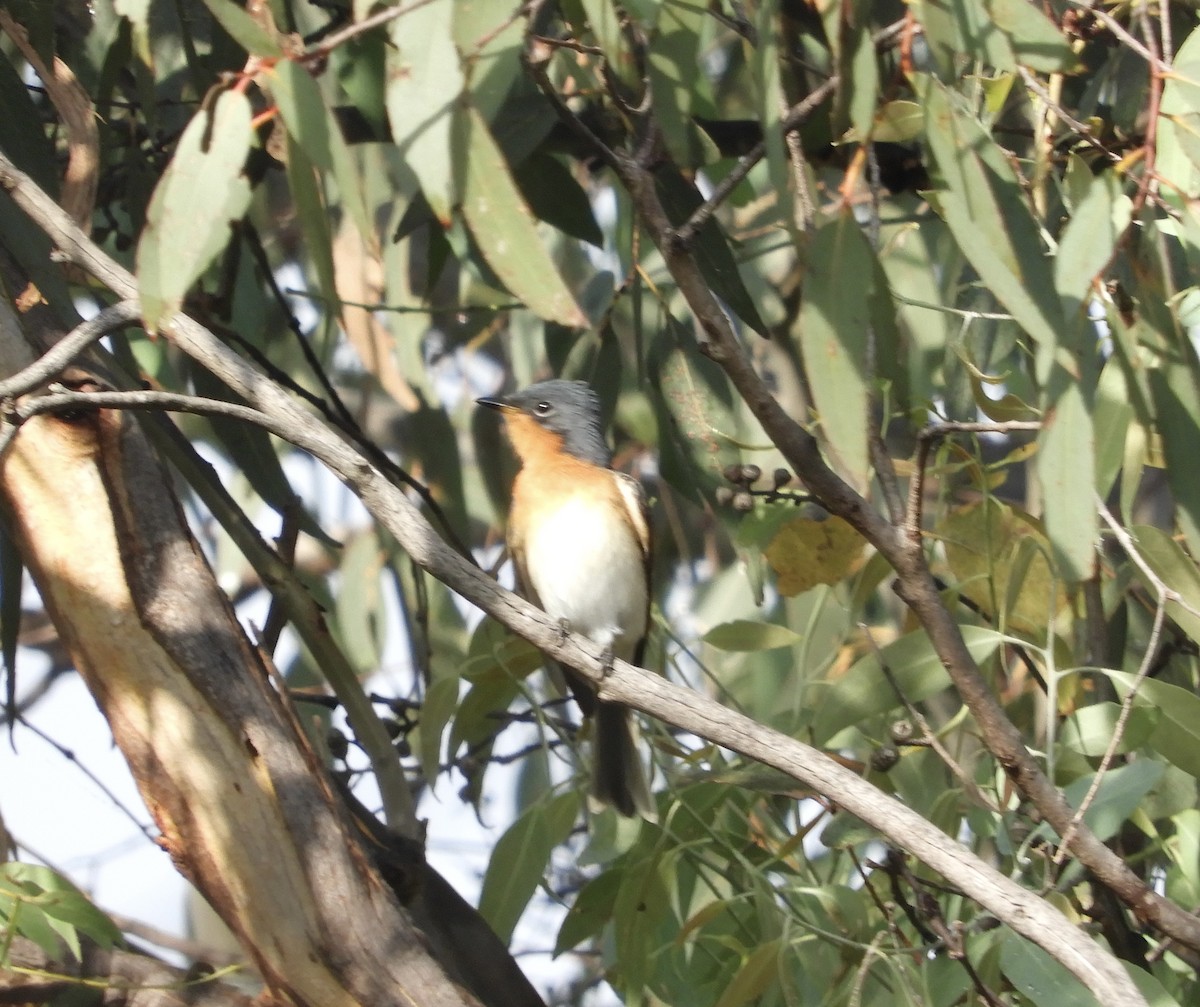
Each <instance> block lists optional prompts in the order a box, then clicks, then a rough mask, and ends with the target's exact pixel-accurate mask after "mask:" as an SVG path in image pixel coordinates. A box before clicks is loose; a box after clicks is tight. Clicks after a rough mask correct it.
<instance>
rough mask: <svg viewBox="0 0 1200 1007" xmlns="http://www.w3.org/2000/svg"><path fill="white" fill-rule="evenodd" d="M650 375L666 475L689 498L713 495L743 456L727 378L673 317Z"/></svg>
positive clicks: (660, 335)
mask: <svg viewBox="0 0 1200 1007" xmlns="http://www.w3.org/2000/svg"><path fill="white" fill-rule="evenodd" d="M650 371H651V375H652V381H651V384H650V391H651V396H652V398H653V401H654V405H655V408H656V412H657V414H658V429H659V431H660V446H659V450H660V452H661V455H662V457H661V460H660V465H661V466H662V471H663V475H664V476H665V477H666V478H667V479H668V480H670V481H671V482H672V483H673V484H674V485H675V486H676V487H677V488H678V489H679V490H680V492H682V493H684V494H685V495H687V496H693V497H694V496H696V495H697V494H701V495H707V494H708V493H709V492H711V491H712V489H713V488H715V487H716V486H718V485H720V484H721V483H722V482H724V479H723V477H722V475H721V472H722V470H723V469H724V468H725V466H726V465H729V464H730V463H731V462H734V461H736V460H737V457H738V453H737V451H736V450H735V448H734V445H733V437H734V434H735V431H736V417H735V413H734V409H733V402H732V399H731V393H730V390H729V387H728V382H727V380H726V378H725V375H724V374H723V373H722V371H721V368H720V367H718V366H717V365H716V364H715V363H713V362H712V361H711V360H709V359H708V358H707V357H705V356H703V355H702V354H701V353H700V350H699V347H698V346H697V344H696V339H695V336H694V335H693V334H692V333H691V332H690V331H689V330H688V329H686V328H685V327H684V326H682V325H681V324H680V323H679V322H677V321H675V319H673V318H671V317H669V316H668V317H667V318H666V319H665V320H664V324H663V326H662V328H661V330H660V331H659V333H658V335H657V337H656V341H655V343H654V346H653V347H652V350H651V358H650Z"/></svg>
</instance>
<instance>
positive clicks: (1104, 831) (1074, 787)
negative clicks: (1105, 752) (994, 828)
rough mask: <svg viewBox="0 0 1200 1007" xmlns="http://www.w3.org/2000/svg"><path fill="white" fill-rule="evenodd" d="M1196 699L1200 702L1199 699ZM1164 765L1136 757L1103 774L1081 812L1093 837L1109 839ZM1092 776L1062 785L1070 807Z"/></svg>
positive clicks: (1084, 792)
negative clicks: (1136, 758)
mask: <svg viewBox="0 0 1200 1007" xmlns="http://www.w3.org/2000/svg"><path fill="white" fill-rule="evenodd" d="M1197 703H1198V704H1200V700H1197ZM1165 768H1166V767H1165V766H1164V765H1163V764H1162V763H1161V762H1157V761H1155V760H1153V759H1139V760H1137V761H1136V762H1131V763H1129V764H1128V765H1124V766H1117V767H1116V768H1113V769H1109V770H1108V772H1107V773H1105V774H1104V777H1103V778H1102V779H1101V781H1100V786H1099V788H1098V789H1097V790H1096V793H1095V795H1094V796H1093V798H1092V802H1091V804H1089V805H1088V806H1087V808H1086V809H1085V810H1084V813H1083V821H1084V823H1085V824H1086V825H1087V827H1088V828H1089V829H1091V830H1092V831H1093V832H1094V833H1095V834H1096V838H1097V839H1099V840H1101V841H1102V842H1103V841H1105V840H1107V839H1111V838H1112V837H1113V836H1115V835H1116V834H1117V833H1118V832H1120V831H1121V829H1122V828H1124V826H1125V823H1126V822H1128V821H1129V819H1130V817H1131V816H1132V815H1133V812H1134V811H1135V810H1136V809H1137V806H1138V805H1139V804H1140V803H1141V801H1142V798H1144V797H1145V796H1146V795H1147V794H1148V793H1149V792H1150V791H1151V789H1153V787H1154V786H1155V785H1156V784H1157V783H1158V781H1159V780H1160V779H1162V775H1163V772H1164V770H1165ZM1094 780H1095V774H1094V773H1088V774H1086V775H1085V776H1081V777H1080V778H1079V779H1077V780H1073V781H1072V782H1071V783H1070V784H1069V785H1068V786H1067V787H1065V788H1064V790H1063V796H1064V797H1066V799H1067V802H1068V803H1069V804H1070V805H1071V806H1072V807H1073V808H1079V807H1080V806H1081V805H1082V804H1083V801H1084V798H1085V797H1086V796H1087V794H1088V791H1090V790H1091V787H1092V783H1093V782H1094ZM1043 827H1044V828H1047V829H1048V828H1049V827H1048V826H1043Z"/></svg>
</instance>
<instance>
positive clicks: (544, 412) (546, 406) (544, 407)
mask: <svg viewBox="0 0 1200 1007" xmlns="http://www.w3.org/2000/svg"><path fill="white" fill-rule="evenodd" d="M533 412H534V415H535V416H549V415H550V414H551V413H552V412H554V406H553V405H551V404H550V403H549V402H547V401H545V400H544V399H543V400H542V401H541V402H539V403H538V404H537V405H536V406H534V407H533Z"/></svg>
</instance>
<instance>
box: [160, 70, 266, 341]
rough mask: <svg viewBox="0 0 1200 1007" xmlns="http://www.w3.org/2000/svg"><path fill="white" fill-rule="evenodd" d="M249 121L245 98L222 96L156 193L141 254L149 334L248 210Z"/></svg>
mask: <svg viewBox="0 0 1200 1007" xmlns="http://www.w3.org/2000/svg"><path fill="white" fill-rule="evenodd" d="M250 114H251V111H250V102H249V101H248V99H247V98H246V96H245V95H244V94H242V93H241V92H240V91H224V92H222V93H221V95H220V96H219V97H218V98H217V100H216V102H215V104H214V105H213V107H212V110H211V111H210V110H209V109H207V108H203V109H201V110H200V111H199V112H198V113H197V114H196V115H195V116H194V117H193V119H192V121H191V122H190V123H188V126H187V129H185V130H184V131H183V136H182V137H180V139H179V145H178V147H177V148H176V150H175V156H174V157H173V158H172V159H171V163H170V164H169V165H167V170H166V171H165V172H164V173H163V176H162V179H161V180H160V181H159V183H158V185H157V187H156V188H155V190H154V196H153V197H152V198H151V200H150V206H149V209H148V210H147V211H146V227H145V229H144V230H143V231H142V236H141V239H140V240H139V241H138V248H137V278H138V293H139V294H140V295H141V300H142V317H143V320H144V321H145V324H146V328H147V330H148V331H151V332H153V331H155V330H156V329H157V328H158V325H159V324H160V323H161V322H164V321H166V319H167V318H169V317H170V316H171V315H172V314H173V313H174V312H175V311H177V310H178V309H179V307H180V305H181V304H182V303H183V298H184V296H185V295H186V294H187V292H188V290H189V289H191V286H192V284H193V283H195V282H196V280H198V279H199V278H200V277H201V275H203V273H204V271H205V270H206V269H207V268H208V267H209V265H210V264H211V263H212V262H213V261H214V260H215V259H216V257H217V256H218V255H219V254H220V252H221V251H222V250H223V249H224V248H225V246H226V245H227V244H228V243H229V238H230V235H231V234H232V230H231V225H232V223H233V222H234V221H236V220H239V219H240V218H241V216H242V214H244V213H245V212H246V208H247V207H248V206H249V205H250V183H249V181H248V180H247V179H246V177H245V175H243V174H242V169H243V167H244V166H245V163H246V155H247V154H248V153H249V151H250V143H251V140H252V139H253V133H252V131H251V128H250ZM197 207H203V208H204V212H203V213H197V212H196V211H197Z"/></svg>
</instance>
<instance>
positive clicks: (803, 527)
mask: <svg viewBox="0 0 1200 1007" xmlns="http://www.w3.org/2000/svg"><path fill="white" fill-rule="evenodd" d="M864 545H865V543H864V541H863V538H862V536H861V535H860V534H859V533H858V532H857V531H855V530H854V529H853V528H852V527H851V526H850V525H849V524H847V523H846V521H845V520H843V519H842V518H840V517H829V518H826V519H825V520H823V521H815V520H813V519H812V518H803V517H802V518H796V519H795V520H792V521H789V522H788V523H787V524H785V525H784V526H783V527H782V528H780V529H779V531H778V532H777V533H776V534H775V537H774V538H773V539H772V540H771V544H770V545H769V546H767V549H766V557H767V562H768V563H770V564H771V569H772V570H774V571H775V576H776V584H777V586H778V588H779V593H780V594H782V595H783V596H784V597H787V598H791V597H794V596H795V595H798V594H803V593H804V592H805V591H808V590H810V589H811V588H813V587H816V585H818V584H837V583H839V582H840V581H843V580H845V579H846V577H848V576H849V575H850V573H851V572H852V571H853V570H854V569H855V568H856V567H857V566H858V565H859V563H860V561H861V559H862V552H863V546H864Z"/></svg>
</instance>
